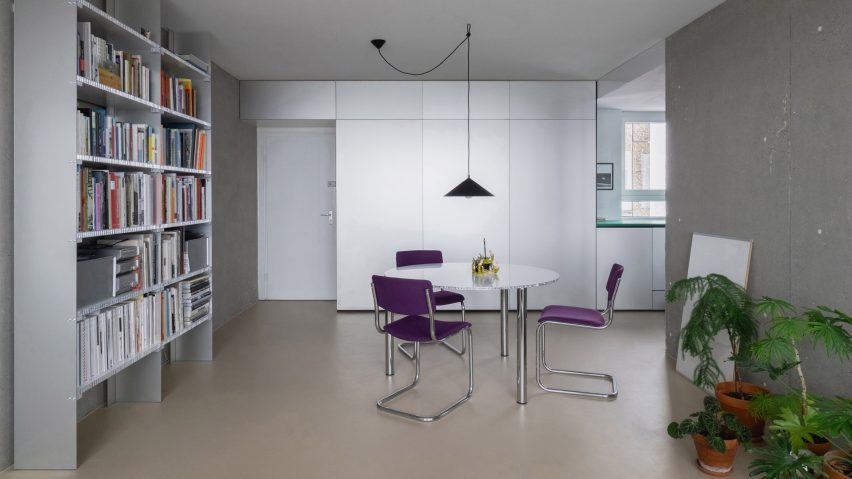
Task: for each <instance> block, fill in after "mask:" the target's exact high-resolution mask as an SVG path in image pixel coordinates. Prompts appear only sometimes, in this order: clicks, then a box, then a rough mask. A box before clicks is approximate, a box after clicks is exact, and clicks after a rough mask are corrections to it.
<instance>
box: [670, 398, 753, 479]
mask: <svg viewBox="0 0 852 479" xmlns="http://www.w3.org/2000/svg"><path fill="white" fill-rule="evenodd" d="M667 432H668V434H669V436H671V437H673V438H675V439H681V438H684V437H687V436H690V437H692V441H693V443H694V444H695V452H696V453H697V454H698V462H697V466H698V468H699V469H700V470H701V471H702V472H704V473H706V474H709V475H711V476H717V477H724V476H727V475H729V474H730V473H731V471H732V470H733V468H734V457H735V455H736V452H737V447H738V446H739V445H740V444H741V443H745V444H747V443H748V442H749V441H750V438H751V433H750V431H749V429H748V428H747V427H745V426H743V425H742V423H740V421H739V420H738V419H737V417H736V416H735V415H733V414H732V413H730V412H727V411H723V410H722V408H721V407H720V405H719V401H718V400H717V399H716V398H714V397H712V396H707V397H705V398H704V410H703V411H700V412H695V413H692V414H690V415H689V417H688V418H686V419H684V420H683V421H681V422H672V423H670V424H669V426H668V428H667Z"/></svg>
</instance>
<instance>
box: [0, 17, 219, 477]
mask: <svg viewBox="0 0 852 479" xmlns="http://www.w3.org/2000/svg"><path fill="white" fill-rule="evenodd" d="M100 7H104V8H103V9H102V8H100ZM165 10H166V6H165V4H164V3H161V0H92V1H89V0H72V1H70V2H60V1H56V0H27V1H26V2H19V3H18V4H16V5H15V16H14V22H15V28H14V35H15V38H14V49H15V54H14V76H15V80H14V81H15V85H14V88H15V98H14V101H15V105H14V111H15V143H14V144H15V152H14V156H15V173H14V174H15V185H16V188H15V199H14V209H15V225H14V231H15V248H16V254H15V259H14V260H15V293H14V294H15V328H14V331H15V358H14V359H15V366H14V367H15V388H14V400H15V408H14V411H15V431H14V438H15V444H14V451H15V458H14V466H15V468H17V469H74V468H76V467H77V464H78V458H77V402H76V401H77V400H78V399H80V398H82V397H83V395H84V394H92V393H93V392H94V391H92V390H93V389H94V388H96V386H98V385H100V384H106V385H107V387H106V389H105V390H99V391H104V394H106V393H108V394H106V396H107V400H108V402H109V403H112V402H138V401H144V402H159V401H161V399H162V388H161V385H162V373H163V365H162V360H161V354H160V352H161V351H162V350H163V349H164V348H166V347H168V348H169V352H170V357H171V360H172V361H183V360H202V361H209V360H211V359H212V356H213V349H212V348H213V342H212V334H213V328H212V315H211V314H212V313H208V314H207V315H206V316H204V317H202V318H201V319H199V320H197V321H195V322H193V323H191V324H186V325H185V326H184V328H183V329H181V330H180V331H179V332H177V333H175V334H173V335H172V336H169V337H165V338H157V341H155V344H153V345H152V346H150V347H148V348H146V349H145V350H144V351H141V352H140V353H138V354H136V355H134V356H132V357H130V358H127V359H125V360H124V361H122V362H121V363H118V364H114V365H113V366H112V367H111V368H109V369H108V370H107V371H103V372H102V373H101V374H100V375H98V376H97V377H94V378H90V379H89V380H87V381H86V382H85V383H81V381H80V377H79V375H78V374H79V372H78V364H79V354H80V352H79V348H80V345H79V344H78V338H77V325H78V324H79V322H80V321H82V320H83V319H84V318H86V317H87V316H89V315H92V314H96V313H97V312H98V311H101V310H103V309H105V308H108V307H112V306H115V305H117V304H120V303H122V302H125V301H128V300H132V299H134V298H137V297H139V296H142V295H147V294H152V293H158V292H161V291H163V290H164V289H165V288H167V287H169V286H172V285H175V284H178V283H180V282H181V281H186V280H189V279H192V278H194V277H198V276H200V275H205V274H207V275H210V278H211V290H212V286H213V285H212V280H213V277H212V276H213V275H212V267H211V266H207V267H204V268H200V269H197V270H196V271H191V272H188V273H186V274H182V275H179V276H176V277H174V278H170V279H168V280H162V281H160V282H159V283H157V284H155V285H152V286H150V287H147V288H144V289H142V290H139V291H133V292H129V293H126V294H122V295H119V296H116V297H112V298H106V299H104V300H102V301H98V302H97V303H95V304H77V301H76V297H77V295H76V293H77V282H78V280H79V281H85V278H79V279H78V278H77V268H76V259H77V248H78V246H79V245H80V243H86V242H90V241H94V240H95V239H97V238H102V237H110V236H117V235H125V234H136V233H150V234H153V235H154V236H155V240H156V241H155V242H159V237H160V235H161V234H162V232H164V231H167V230H181V231H192V232H194V233H198V234H201V235H204V236H207V237H208V238H212V228H213V221H212V218H213V212H212V196H209V195H210V194H212V183H211V182H210V181H211V180H212V171H210V170H201V169H194V168H184V167H177V166H167V165H155V164H148V163H142V162H133V161H124V160H116V159H114V158H106V157H102V156H90V155H80V154H77V151H78V149H77V145H76V140H77V131H76V128H77V126H76V122H77V113H76V111H77V107H78V106H87V104H90V105H98V106H101V107H103V108H105V109H106V110H107V112H108V114H110V115H113V116H114V117H115V118H116V119H117V120H118V121H126V122H131V123H139V124H148V125H151V126H160V125H164V126H168V125H170V124H187V123H191V124H194V125H196V126H198V127H200V128H203V129H210V128H211V127H212V124H211V114H212V112H211V101H210V94H211V88H210V74H209V73H208V72H206V71H203V70H202V69H200V68H198V67H197V66H196V65H193V64H192V63H190V62H188V61H186V60H185V59H184V58H181V56H180V55H181V54H191V55H194V56H195V57H196V58H198V59H199V60H200V61H201V62H203V63H207V64H208V65H210V54H209V40H208V35H206V34H204V33H177V32H176V33H174V38H173V39H174V44H172V45H170V47H171V48H172V50H174V51H170V50H167V49H165V48H163V47H161V46H160V44H159V41H160V38H159V36H160V32H161V27H165V28H172V27H173V25H169V24H168V21H169V19H170V18H171V15H168V14H167V13H166V12H165ZM77 22H90V23H91V24H92V33H93V34H94V35H97V36H98V37H101V38H104V39H105V40H106V41H107V42H110V43H113V44H114V45H115V47H116V49H118V50H122V51H125V52H128V53H131V54H134V55H141V57H142V61H143V64H144V65H145V66H147V67H148V68H149V69H150V89H149V93H150V101H149V100H145V99H142V98H140V97H138V96H135V95H131V94H129V93H126V92H124V91H121V90H118V89H115V88H111V87H109V86H106V85H103V84H101V83H99V82H97V81H94V80H91V79H88V78H85V77H82V76H79V75H78V74H77V70H78V68H79V65H78V59H77V45H76V43H75V39H77ZM142 28H144V29H146V30H148V31H150V32H151V38H148V37H146V36H145V35H143V34H142V33H140V31H141V29H142ZM45 45H51V47H50V48H44V46H45ZM162 71H166V72H167V73H168V74H169V75H170V76H172V77H176V78H189V79H191V80H192V84H193V88H195V89H196V90H197V92H196V96H197V109H196V112H195V113H196V116H190V115H186V114H184V113H181V112H178V111H175V110H173V109H170V108H167V107H165V106H162V105H160V104H159V102H160V98H161V96H160V73H161V72H162ZM208 139H209V140H210V143H209V144H210V148H209V150H212V146H213V144H212V136H208ZM69 163H71V166H72V167H71V168H69V167H68V166H69ZM83 165H85V166H90V167H92V166H94V167H97V168H100V169H106V170H112V171H146V172H174V173H179V174H185V175H194V176H199V177H204V178H207V180H208V183H207V185H208V204H207V211H208V212H209V213H208V215H207V217H206V218H205V219H201V220H194V221H184V222H178V223H168V224H157V225H142V226H132V227H127V228H114V229H105V230H97V231H78V229H77V227H78V224H79V221H78V218H77V214H78V213H77V203H78V199H79V193H78V191H77V188H78V184H77V183H78V181H77V170H78V169H79V168H80V167H81V166H83ZM69 233H71V234H72V235H71V238H73V240H72V241H69ZM184 237H185V236H184ZM208 244H209V246H210V249H212V246H213V245H212V240H210V243H208ZM157 254H159V253H157ZM208 254H210V253H208ZM210 257H212V254H210ZM154 260H155V261H156V262H157V264H159V262H160V258H159V257H156V258H154ZM208 264H209V263H208ZM48 292H49V293H48ZM211 307H212V301H211ZM211 311H212V310H211ZM69 319H70V320H69Z"/></svg>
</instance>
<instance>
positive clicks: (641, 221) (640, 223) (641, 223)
mask: <svg viewBox="0 0 852 479" xmlns="http://www.w3.org/2000/svg"><path fill="white" fill-rule="evenodd" d="M597 223H598V228H665V227H666V219H665V218H621V219H617V220H598V222H597Z"/></svg>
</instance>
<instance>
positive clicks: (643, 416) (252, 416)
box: [2, 302, 748, 479]
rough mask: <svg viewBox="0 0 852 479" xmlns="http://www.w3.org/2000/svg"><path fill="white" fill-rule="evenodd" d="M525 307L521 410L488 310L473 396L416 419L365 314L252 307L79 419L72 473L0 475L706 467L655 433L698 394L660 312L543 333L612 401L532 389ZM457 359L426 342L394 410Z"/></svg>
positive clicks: (449, 378) (420, 397)
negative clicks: (389, 403)
mask: <svg viewBox="0 0 852 479" xmlns="http://www.w3.org/2000/svg"><path fill="white" fill-rule="evenodd" d="M444 314H450V313H444ZM530 316H531V317H530V335H529V344H530V346H529V347H530V355H529V357H530V369H529V371H530V387H529V403H528V404H527V405H525V406H520V405H518V404H516V403H515V355H514V327H512V328H510V330H511V331H510V341H511V342H510V344H511V345H512V348H511V353H510V357H509V358H501V357H500V355H499V339H498V338H499V330H498V321H497V316H496V315H495V314H494V313H473V314H469V315H468V317H469V318H470V320H471V322H472V323H473V331H474V347H475V348H474V357H475V374H476V390H475V391H474V395H473V398H472V399H471V400H470V401H469V402H468V403H466V404H464V405H462V406H461V407H460V408H458V409H457V410H455V411H454V412H452V413H451V414H450V415H449V416H447V417H446V418H444V419H442V420H440V421H438V422H436V423H433V424H420V423H415V422H412V421H408V420H405V419H401V418H398V417H394V416H389V415H386V414H383V413H380V412H378V411H377V409H376V407H375V401H376V399H378V398H379V397H381V396H382V395H384V394H386V393H387V392H388V391H390V390H391V389H393V388H396V387H398V386H400V385H402V384H406V383H408V382H409V381H410V379H411V375H412V373H413V367H412V365H411V363H409V362H407V361H406V360H404V359H402V358H401V357H400V356H399V355H397V374H396V376H395V377H393V378H388V377H386V376H385V375H384V372H383V350H382V344H383V341H382V337H381V336H380V335H378V334H377V333H376V331H375V330H374V329H373V324H372V321H373V318H372V315H371V314H367V313H337V312H336V311H335V310H334V305H333V303H330V302H262V303H260V304H258V305H257V306H256V307H254V308H252V309H251V310H249V311H247V312H246V313H244V314H243V315H241V316H240V317H239V318H236V319H234V320H233V321H231V322H229V323H228V324H227V325H225V326H224V327H222V328H221V329H220V330H218V331H217V332H216V337H215V360H214V361H213V362H210V363H183V364H175V365H171V366H168V367H167V373H166V375H165V379H164V398H163V402H162V404H119V405H115V406H112V407H110V408H107V409H102V410H99V411H97V412H95V413H94V414H92V415H91V416H89V417H88V418H87V419H85V420H84V421H83V422H82V423H81V424H80V427H79V455H80V462H81V465H80V468H79V470H77V471H64V472H46V471H14V472H9V473H7V474H4V475H2V477H4V478H6V477H8V478H9V479H13V478H66V477H67V478H110V479H113V478H284V477H287V478H290V477H292V478H338V477H340V478H343V477H346V478H391V477H394V478H396V477H405V478H406V479H415V478H434V477H445V478H449V477H458V478H478V477H483V478H485V477H487V478H527V477H528V478H550V477H553V478H622V477H630V478H637V479H638V478H655V479H657V478H687V479H688V478H701V477H708V476H704V475H703V474H701V473H700V472H699V471H698V470H696V468H695V467H694V460H695V459H694V458H695V452H694V450H693V449H692V443H691V441H688V440H680V441H675V440H673V439H669V438H668V436H667V435H666V432H665V428H666V425H667V424H668V422H669V421H670V420H671V419H672V418H677V419H680V418H682V417H684V416H686V415H687V414H688V413H689V412H692V411H693V410H696V409H698V408H699V407H700V403H701V396H702V395H701V393H700V392H699V391H698V390H697V389H696V388H695V387H693V386H692V385H691V384H690V383H689V382H688V381H687V380H685V379H684V378H682V377H680V376H679V375H678V374H677V373H675V372H674V371H673V368H672V365H671V364H670V363H669V362H668V361H667V360H666V359H665V354H664V338H663V334H664V319H663V315H662V314H661V313H620V314H617V315H616V320H615V323H614V325H613V326H612V327H611V328H610V329H608V330H605V331H592V330H583V329H574V328H572V329H568V328H562V329H563V330H562V331H560V330H557V329H554V330H553V334H548V344H549V348H548V354H549V357H551V358H552V364H553V365H554V366H564V367H570V368H575V369H580V370H584V369H585V370H600V371H606V372H611V373H613V374H614V375H615V376H616V377H617V378H618V380H619V386H620V389H621V391H620V395H619V397H618V399H617V400H615V401H600V400H592V399H581V398H571V397H566V396H562V395H557V394H551V393H545V392H543V391H541V390H540V389H538V387H537V386H535V385H534V384H535V379H534V376H533V374H534V369H533V364H534V363H533V362H532V361H533V357H534V356H533V351H534V335H533V334H532V328H533V326H534V321H535V320H536V319H537V317H538V315H537V314H536V313H532V314H531V315H530ZM512 322H513V323H514V319H513V320H512ZM512 326H514V324H512ZM465 365H466V361H465V360H463V359H461V358H459V357H458V356H455V355H453V354H452V353H450V352H449V351H448V350H446V349H444V348H442V347H439V346H435V345H431V346H424V347H423V366H422V367H423V369H422V374H423V378H422V382H421V383H420V385H419V386H418V389H417V390H415V392H411V393H409V394H410V396H407V397H403V398H402V399H399V400H398V401H397V403H396V404H397V405H398V406H401V407H407V408H412V409H416V410H418V411H420V412H424V413H426V412H433V411H435V410H437V409H438V408H439V406H441V405H443V404H449V403H450V402H452V401H453V400H454V399H456V398H457V397H458V396H460V395H461V394H462V393H463V391H464V390H465V388H466V384H467V383H466V381H467V375H466V372H465ZM560 384H563V385H567V384H566V383H565V382H564V381H563V382H561V383H560ZM574 385H576V384H574ZM583 386H589V387H595V386H600V387H605V385H604V384H595V383H592V384H583ZM747 461H748V458H747V457H746V455H745V454H739V458H738V461H737V466H736V469H737V470H736V471H735V473H734V475H733V476H732V477H735V478H745V477H747V470H746V464H747Z"/></svg>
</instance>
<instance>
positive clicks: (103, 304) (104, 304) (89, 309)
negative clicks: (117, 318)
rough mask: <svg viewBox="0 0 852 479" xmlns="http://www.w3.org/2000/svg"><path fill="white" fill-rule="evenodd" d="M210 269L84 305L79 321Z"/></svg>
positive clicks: (79, 314) (78, 313) (78, 311)
mask: <svg viewBox="0 0 852 479" xmlns="http://www.w3.org/2000/svg"><path fill="white" fill-rule="evenodd" d="M210 270H211V269H210V267H209V266H208V267H207V268H202V269H199V270H197V271H190V272H189V273H186V274H182V275H180V276H176V277H174V278H171V279H168V280H166V281H163V282H161V283H157V284H155V285H153V286H150V287H148V288H143V289H141V290H139V291H130V292H128V293H124V294H121V295H118V296H115V297H112V298H109V299H106V300H104V301H99V302H97V303H94V304H90V305H88V306H84V307H82V308H80V309H78V310H77V321H80V320H81V319H83V316H85V315H87V314H92V313H94V312H97V311H100V310H102V309H104V308H108V307H110V306H112V305H114V304H118V303H122V302H124V301H127V300H129V299H133V298H135V297H137V296H142V295H145V294H148V293H155V292H157V291H160V290H162V289H163V288H167V287H169V286H171V285H173V284H175V283H179V282H181V281H184V280H187V279H189V278H192V277H195V276H198V275H200V274H204V273H209V272H210Z"/></svg>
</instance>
